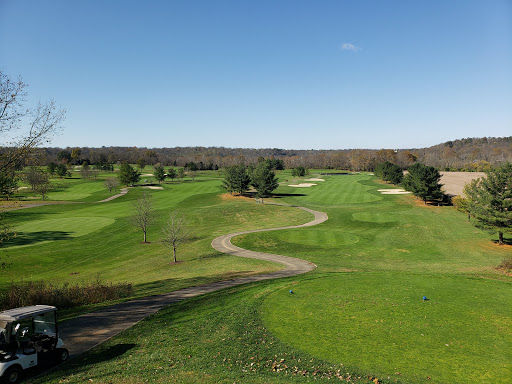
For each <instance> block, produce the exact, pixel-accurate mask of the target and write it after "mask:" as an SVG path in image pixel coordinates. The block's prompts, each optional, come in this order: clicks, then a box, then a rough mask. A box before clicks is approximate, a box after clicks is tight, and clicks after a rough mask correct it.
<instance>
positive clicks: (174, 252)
mask: <svg viewBox="0 0 512 384" xmlns="http://www.w3.org/2000/svg"><path fill="white" fill-rule="evenodd" d="M172 253H173V255H174V262H176V247H174V248H173V249H172Z"/></svg>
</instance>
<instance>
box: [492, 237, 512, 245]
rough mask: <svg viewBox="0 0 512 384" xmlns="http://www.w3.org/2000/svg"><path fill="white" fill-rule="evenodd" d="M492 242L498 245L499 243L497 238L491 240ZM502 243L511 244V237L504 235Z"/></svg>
mask: <svg viewBox="0 0 512 384" xmlns="http://www.w3.org/2000/svg"><path fill="white" fill-rule="evenodd" d="M492 242H493V243H494V244H496V245H498V244H499V243H500V242H499V240H493V241H492ZM503 244H504V245H512V238H510V239H507V238H505V237H504V238H503Z"/></svg>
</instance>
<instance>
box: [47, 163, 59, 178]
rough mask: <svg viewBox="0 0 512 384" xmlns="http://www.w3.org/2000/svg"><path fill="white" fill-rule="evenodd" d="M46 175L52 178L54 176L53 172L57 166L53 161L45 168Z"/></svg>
mask: <svg viewBox="0 0 512 384" xmlns="http://www.w3.org/2000/svg"><path fill="white" fill-rule="evenodd" d="M46 170H47V171H48V173H49V174H50V175H51V176H53V175H54V174H55V171H56V170H57V164H55V163H54V162H53V161H52V162H51V163H49V164H48V167H47V168H46Z"/></svg>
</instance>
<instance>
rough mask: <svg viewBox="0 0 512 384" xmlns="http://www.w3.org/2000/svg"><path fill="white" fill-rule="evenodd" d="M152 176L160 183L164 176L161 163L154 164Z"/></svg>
mask: <svg viewBox="0 0 512 384" xmlns="http://www.w3.org/2000/svg"><path fill="white" fill-rule="evenodd" d="M153 176H155V179H157V180H158V182H159V183H162V181H164V180H165V178H166V175H165V170H164V167H162V166H161V165H155V172H153Z"/></svg>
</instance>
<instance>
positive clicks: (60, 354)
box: [57, 348, 69, 363]
mask: <svg viewBox="0 0 512 384" xmlns="http://www.w3.org/2000/svg"><path fill="white" fill-rule="evenodd" d="M68 357H69V352H68V350H67V349H66V348H59V349H57V363H63V362H64V361H66V360H67V359H68Z"/></svg>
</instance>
